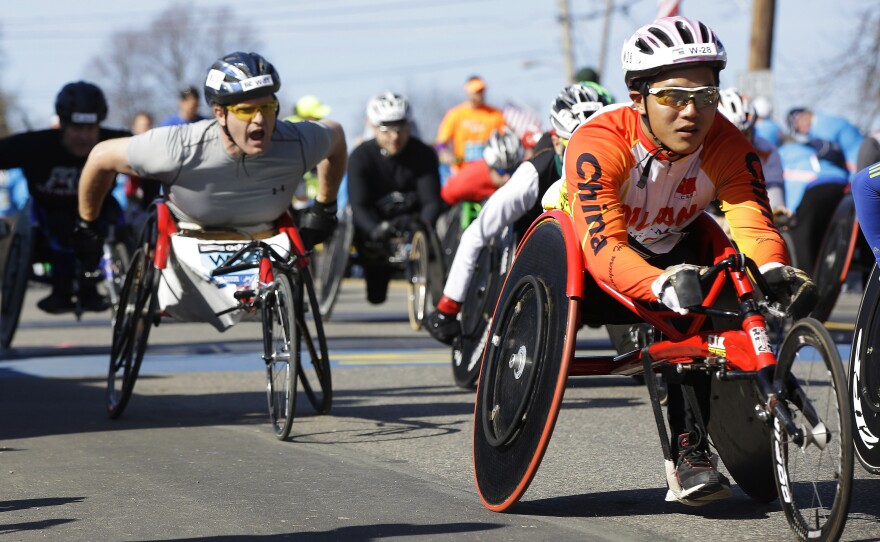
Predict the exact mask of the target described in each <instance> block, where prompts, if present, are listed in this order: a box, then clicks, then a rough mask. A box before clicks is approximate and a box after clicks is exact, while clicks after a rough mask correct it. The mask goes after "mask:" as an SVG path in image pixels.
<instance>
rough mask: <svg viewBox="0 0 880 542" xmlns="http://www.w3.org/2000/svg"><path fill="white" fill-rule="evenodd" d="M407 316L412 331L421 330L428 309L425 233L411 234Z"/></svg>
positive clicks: (407, 262) (407, 276)
mask: <svg viewBox="0 0 880 542" xmlns="http://www.w3.org/2000/svg"><path fill="white" fill-rule="evenodd" d="M406 278H407V315H408V316H409V326H410V327H411V328H412V330H413V331H418V330H420V329H422V323H423V322H424V319H425V312H426V310H427V307H428V296H429V291H430V290H429V284H428V239H427V237H426V236H425V232H423V231H422V230H416V231H415V232H414V233H413V236H412V241H411V246H410V251H409V254H408V256H407V261H406Z"/></svg>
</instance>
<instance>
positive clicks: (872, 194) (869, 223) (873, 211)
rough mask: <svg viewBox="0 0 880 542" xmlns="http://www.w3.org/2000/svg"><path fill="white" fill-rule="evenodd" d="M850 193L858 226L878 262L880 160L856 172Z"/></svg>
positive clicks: (879, 241) (879, 238) (879, 240)
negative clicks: (854, 205)
mask: <svg viewBox="0 0 880 542" xmlns="http://www.w3.org/2000/svg"><path fill="white" fill-rule="evenodd" d="M872 173H873V177H872V176H871V175H872ZM852 195H853V201H854V202H855V204H856V216H858V218H859V227H861V228H862V233H864V234H865V239H867V241H868V244H869V245H870V246H871V252H872V253H873V254H874V258H876V259H877V261H878V262H880V162H877V163H876V164H874V165H873V166H869V167H867V168H865V169H863V170H861V171H860V172H858V173H856V176H855V177H853V181H852Z"/></svg>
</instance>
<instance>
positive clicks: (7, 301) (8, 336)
mask: <svg viewBox="0 0 880 542" xmlns="http://www.w3.org/2000/svg"><path fill="white" fill-rule="evenodd" d="M114 214H115V215H116V216H115V217H114V218H115V220H114V221H113V222H112V223H111V224H109V225H108V231H107V235H106V237H105V239H106V242H105V243H104V256H103V257H102V258H101V263H100V267H99V273H98V274H97V276H92V274H89V273H83V272H81V271H77V273H76V275H75V279H74V299H75V301H76V305H75V307H76V308H75V309H74V314H75V316H76V319H77V320H79V319H80V318H81V317H82V314H83V309H82V307H81V305H80V300H79V296H77V295H76V292H77V290H78V285H79V283H80V281H82V280H93V281H98V291H99V293H101V294H102V295H104V296H105V297H106V298H107V299H108V300H109V301H110V304H111V306H114V307H115V306H116V304H117V303H118V301H119V293H120V290H121V288H122V280H123V276H124V273H125V269H126V268H127V267H128V261H129V252H128V248H127V247H126V244H125V240H124V238H123V235H122V233H123V231H124V229H123V224H122V213H121V211H120V212H119V213H114ZM37 215H38V212H37V211H36V209H35V204H34V201H33V200H32V199H28V201H27V203H26V204H25V205H24V207H23V208H22V209H21V211H19V213H18V216H17V218H16V220H15V224H14V226H13V229H12V239H11V240H10V241H9V248H8V250H7V253H6V259H5V267H4V269H3V284H2V289H0V346H2V347H3V348H9V346H10V345H11V344H12V339H13V337H14V336H15V331H16V329H17V328H18V321H19V318H20V316H21V309H22V306H23V304H24V296H25V293H26V292H27V289H28V282H29V281H36V282H42V283H47V284H49V283H51V280H52V269H51V263H50V262H51V260H52V252H53V251H66V252H69V253H71V254H72V249H70V248H66V247H60V246H58V245H57V243H55V242H54V241H53V240H52V239H51V237H50V236H49V235H48V233H46V232H45V231H44V230H43V229H42V228H41V226H40V224H39V219H38V216H37Z"/></svg>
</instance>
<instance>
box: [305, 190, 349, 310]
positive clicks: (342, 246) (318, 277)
mask: <svg viewBox="0 0 880 542" xmlns="http://www.w3.org/2000/svg"><path fill="white" fill-rule="evenodd" d="M353 240H354V222H353V220H352V216H351V207H348V206H346V207H345V209H343V211H342V217H341V218H340V219H339V225H338V226H337V227H336V231H334V232H333V235H332V236H331V237H330V239H328V240H327V241H325V242H324V243H323V244H322V245H319V246H318V247H316V249H315V252H314V253H313V254H312V257H311V263H312V265H311V269H312V277H313V278H314V283H315V292H316V293H317V295H318V307H319V308H320V310H321V316H322V317H323V318H324V319H325V320H326V319H329V318H330V314H331V313H332V312H333V305H335V304H336V298H337V297H338V296H339V289H340V288H341V286H342V279H343V278H344V277H345V271H346V269H347V267H348V256H349V251H350V250H351V244H352V242H353Z"/></svg>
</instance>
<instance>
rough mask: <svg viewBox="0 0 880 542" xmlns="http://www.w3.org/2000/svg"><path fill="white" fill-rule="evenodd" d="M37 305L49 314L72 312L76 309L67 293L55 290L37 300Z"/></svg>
mask: <svg viewBox="0 0 880 542" xmlns="http://www.w3.org/2000/svg"><path fill="white" fill-rule="evenodd" d="M37 307H38V308H39V309H40V310H41V311H43V312H48V313H49V314H63V313H65V312H73V310H74V309H76V305H74V303H73V300H71V299H70V294H69V293H64V292H56V291H53V292H52V293H51V294H49V295H47V296H46V297H44V298H43V299H41V300H39V301H37Z"/></svg>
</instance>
